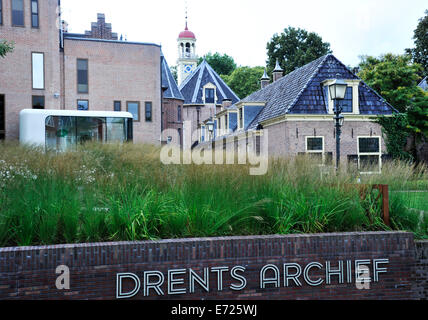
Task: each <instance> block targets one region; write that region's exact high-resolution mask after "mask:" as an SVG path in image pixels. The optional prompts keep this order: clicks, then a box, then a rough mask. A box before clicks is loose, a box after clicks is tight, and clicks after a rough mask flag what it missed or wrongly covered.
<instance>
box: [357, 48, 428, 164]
mask: <svg viewBox="0 0 428 320" xmlns="http://www.w3.org/2000/svg"><path fill="white" fill-rule="evenodd" d="M361 59H362V61H361V63H360V69H361V71H360V73H359V74H358V75H359V76H360V78H362V79H363V80H364V81H365V82H366V83H367V84H368V85H369V86H370V87H372V88H373V89H375V90H376V91H377V92H378V93H379V94H380V95H381V96H383V97H384V98H385V99H386V100H387V101H388V102H389V103H390V104H391V105H392V106H394V107H395V108H396V109H397V110H398V111H399V112H400V114H396V115H393V116H392V117H380V118H378V120H377V122H378V123H379V124H380V125H381V126H382V130H383V132H384V134H385V135H386V145H387V149H388V153H389V154H390V155H392V156H393V157H394V158H398V159H404V160H408V159H412V158H413V159H415V160H416V161H418V160H421V154H420V152H418V150H419V149H421V147H422V146H423V144H424V143H425V141H426V134H427V126H428V114H427V112H428V98H427V96H426V94H425V93H424V92H423V91H422V90H421V89H420V88H419V87H418V86H417V85H418V82H419V80H420V78H419V76H418V75H417V73H418V72H419V71H420V70H421V66H420V65H419V64H417V63H412V58H411V56H409V55H393V54H385V55H382V56H380V57H379V58H375V57H370V56H363V57H361ZM409 142H411V144H410V145H411V147H410V148H409Z"/></svg>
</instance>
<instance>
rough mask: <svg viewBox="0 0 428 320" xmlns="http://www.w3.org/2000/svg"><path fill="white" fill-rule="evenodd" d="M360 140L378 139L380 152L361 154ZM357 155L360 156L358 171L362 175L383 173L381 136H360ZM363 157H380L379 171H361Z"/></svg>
mask: <svg viewBox="0 0 428 320" xmlns="http://www.w3.org/2000/svg"><path fill="white" fill-rule="evenodd" d="M360 139H378V140H379V151H378V152H360ZM357 154H358V171H359V172H360V173H361V174H380V173H382V139H381V137H380V136H358V137H357ZM361 156H378V157H379V171H369V172H363V171H361V160H360V159H361Z"/></svg>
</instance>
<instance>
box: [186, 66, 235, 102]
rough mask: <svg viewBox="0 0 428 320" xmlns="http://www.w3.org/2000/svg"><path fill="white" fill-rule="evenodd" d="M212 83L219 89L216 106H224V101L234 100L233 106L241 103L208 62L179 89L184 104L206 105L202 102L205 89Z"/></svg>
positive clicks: (193, 73) (194, 72)
mask: <svg viewBox="0 0 428 320" xmlns="http://www.w3.org/2000/svg"><path fill="white" fill-rule="evenodd" d="M208 83H212V84H213V85H215V86H216V88H217V90H216V91H217V98H218V100H217V101H216V104H222V102H223V100H224V99H230V100H232V104H233V103H236V102H238V101H239V97H238V96H237V95H236V94H235V92H233V91H232V89H230V88H229V86H228V85H227V84H226V83H225V82H224V81H223V79H222V78H221V77H220V76H219V75H218V74H217V72H215V71H214V69H213V68H212V67H211V66H210V65H209V64H208V62H207V61H206V60H204V61H202V63H201V64H200V65H199V66H198V67H197V68H196V69H195V70H194V71H193V72H192V73H191V74H190V75H189V76H188V77H187V78H186V80H184V81H183V83H182V84H181V85H180V87H179V89H180V92H181V94H182V95H183V97H184V104H204V101H202V95H203V92H202V91H203V87H204V86H205V85H206V84H208Z"/></svg>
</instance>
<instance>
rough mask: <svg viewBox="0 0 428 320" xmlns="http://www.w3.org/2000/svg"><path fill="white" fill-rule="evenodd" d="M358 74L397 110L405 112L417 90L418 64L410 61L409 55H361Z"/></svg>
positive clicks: (419, 68)
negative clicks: (377, 56)
mask: <svg viewBox="0 0 428 320" xmlns="http://www.w3.org/2000/svg"><path fill="white" fill-rule="evenodd" d="M361 59H362V61H361V63H360V66H359V68H360V70H361V71H360V73H359V74H358V75H359V77H360V78H362V79H363V80H364V81H365V82H366V83H367V84H368V85H369V86H370V87H372V88H373V89H374V90H376V91H377V92H378V93H379V94H380V95H381V96H382V97H384V98H385V99H386V100H387V101H388V102H389V103H390V104H391V105H392V106H394V107H395V108H396V109H397V110H398V111H400V112H405V111H406V109H407V107H409V106H410V105H411V103H412V99H413V97H415V96H416V95H417V94H418V93H419V92H420V90H419V88H418V86H417V85H418V82H419V80H420V78H419V76H418V75H417V73H418V72H419V71H420V70H421V66H420V65H419V64H415V63H412V61H411V57H410V56H409V55H393V54H391V53H388V54H385V55H382V56H380V57H379V58H376V57H371V56H362V57H361Z"/></svg>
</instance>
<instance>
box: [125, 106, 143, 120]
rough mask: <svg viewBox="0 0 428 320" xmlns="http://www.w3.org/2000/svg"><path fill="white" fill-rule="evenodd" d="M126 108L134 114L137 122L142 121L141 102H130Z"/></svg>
mask: <svg viewBox="0 0 428 320" xmlns="http://www.w3.org/2000/svg"><path fill="white" fill-rule="evenodd" d="M126 109H127V111H128V112H129V113H131V114H132V116H133V118H134V121H135V122H140V103H139V102H128V103H127V106H126Z"/></svg>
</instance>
